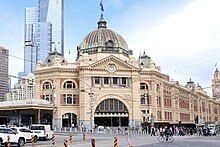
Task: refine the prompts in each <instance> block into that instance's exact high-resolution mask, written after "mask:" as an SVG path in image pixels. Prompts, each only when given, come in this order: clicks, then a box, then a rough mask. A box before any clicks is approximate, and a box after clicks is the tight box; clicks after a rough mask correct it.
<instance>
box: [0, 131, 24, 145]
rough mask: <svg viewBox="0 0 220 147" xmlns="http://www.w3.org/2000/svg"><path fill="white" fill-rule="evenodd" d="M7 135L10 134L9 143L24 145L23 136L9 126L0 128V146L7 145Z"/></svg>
mask: <svg viewBox="0 0 220 147" xmlns="http://www.w3.org/2000/svg"><path fill="white" fill-rule="evenodd" d="M8 136H10V144H16V145H17V146H18V147H23V146H24V144H25V136H24V135H23V134H18V133H16V132H14V131H13V130H12V129H10V128H0V146H2V145H5V146H7V143H8Z"/></svg>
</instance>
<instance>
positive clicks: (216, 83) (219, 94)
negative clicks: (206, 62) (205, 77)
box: [212, 68, 220, 98]
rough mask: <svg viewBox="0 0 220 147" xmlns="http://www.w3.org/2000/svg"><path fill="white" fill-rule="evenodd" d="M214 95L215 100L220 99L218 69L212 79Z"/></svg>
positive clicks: (219, 73)
mask: <svg viewBox="0 0 220 147" xmlns="http://www.w3.org/2000/svg"><path fill="white" fill-rule="evenodd" d="M212 94H213V97H214V98H220V72H219V70H218V68H216V70H215V73H214V79H212Z"/></svg>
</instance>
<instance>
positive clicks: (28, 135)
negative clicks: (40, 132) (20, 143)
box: [11, 127, 38, 143]
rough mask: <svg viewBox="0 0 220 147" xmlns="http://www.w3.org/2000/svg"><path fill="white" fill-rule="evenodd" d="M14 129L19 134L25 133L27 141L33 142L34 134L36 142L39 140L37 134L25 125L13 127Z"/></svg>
mask: <svg viewBox="0 0 220 147" xmlns="http://www.w3.org/2000/svg"><path fill="white" fill-rule="evenodd" d="M11 129H12V130H13V131H15V132H16V133H18V134H23V135H24V136H25V142H31V139H32V135H33V136H34V142H35V143H36V142H37V139H38V137H37V134H36V133H34V132H33V131H31V130H30V129H29V128H25V127H11Z"/></svg>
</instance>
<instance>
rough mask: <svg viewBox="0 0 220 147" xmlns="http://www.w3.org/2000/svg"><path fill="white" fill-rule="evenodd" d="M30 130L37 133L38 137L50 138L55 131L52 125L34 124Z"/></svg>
mask: <svg viewBox="0 0 220 147" xmlns="http://www.w3.org/2000/svg"><path fill="white" fill-rule="evenodd" d="M30 130H31V131H33V132H34V133H36V134H37V137H38V139H41V138H43V139H44V140H48V139H51V138H52V134H53V131H52V130H51V129H50V125H44V124H32V125H31V127H30Z"/></svg>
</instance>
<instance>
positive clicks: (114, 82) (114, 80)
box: [113, 77, 118, 85]
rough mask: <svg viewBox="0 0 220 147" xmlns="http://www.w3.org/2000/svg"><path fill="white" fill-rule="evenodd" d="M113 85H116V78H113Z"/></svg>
mask: <svg viewBox="0 0 220 147" xmlns="http://www.w3.org/2000/svg"><path fill="white" fill-rule="evenodd" d="M113 84H115V85H117V84H118V78H117V77H113Z"/></svg>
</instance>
